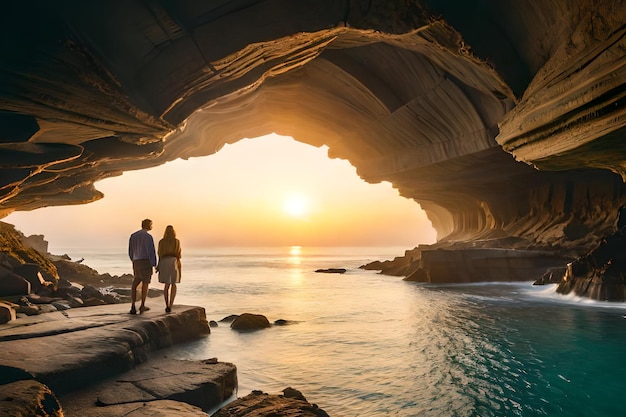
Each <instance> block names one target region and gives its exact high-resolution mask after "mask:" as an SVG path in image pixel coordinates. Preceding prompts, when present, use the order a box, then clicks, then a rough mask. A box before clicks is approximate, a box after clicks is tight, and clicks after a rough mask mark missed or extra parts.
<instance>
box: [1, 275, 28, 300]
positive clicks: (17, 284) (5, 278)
mask: <svg viewBox="0 0 626 417" xmlns="http://www.w3.org/2000/svg"><path fill="white" fill-rule="evenodd" d="M30 292H31V287H30V283H29V282H28V281H26V280H25V279H24V278H22V277H21V276H19V275H17V274H14V273H13V272H11V271H9V270H7V269H5V268H0V297H4V296H10V295H26V294H30Z"/></svg>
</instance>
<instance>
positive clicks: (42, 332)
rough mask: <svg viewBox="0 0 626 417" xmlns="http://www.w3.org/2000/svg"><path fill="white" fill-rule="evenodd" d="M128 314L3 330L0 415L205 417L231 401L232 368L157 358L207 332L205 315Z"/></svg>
mask: <svg viewBox="0 0 626 417" xmlns="http://www.w3.org/2000/svg"><path fill="white" fill-rule="evenodd" d="M127 311H128V305H123V306H122V305H107V306H100V307H89V308H80V309H70V310H67V311H64V312H63V313H64V314H62V313H61V312H56V313H47V314H40V315H37V316H30V317H24V318H19V319H17V320H14V321H11V322H10V323H8V324H5V325H3V326H0V351H1V352H2V355H1V356H0V414H1V415H12V416H13V415H15V416H20V415H23V416H30V415H40V416H84V415H89V416H116V415H117V416H119V415H126V414H127V413H131V412H133V413H135V411H133V410H135V409H137V410H139V411H138V412H137V414H133V415H174V416H176V415H180V416H187V415H190V416H191V415H202V413H204V415H206V412H207V410H209V409H212V408H216V407H218V406H219V405H221V404H222V403H224V402H225V401H226V400H227V399H228V398H229V397H231V396H232V395H233V393H234V392H235V391H236V388H237V369H236V367H235V365H233V364H229V363H221V362H218V361H217V359H216V358H213V359H208V360H204V361H181V360H174V359H169V358H167V357H165V356H163V355H161V356H159V353H158V352H159V351H160V350H161V349H163V348H167V347H171V346H173V345H175V344H177V343H182V342H186V341H190V340H193V339H198V338H200V337H204V336H206V335H207V334H209V333H210V330H209V327H208V323H207V321H206V316H205V314H204V309H203V308H200V307H189V306H174V310H173V312H172V313H170V314H164V313H156V312H154V313H153V312H152V311H149V312H145V313H144V314H142V315H130V314H128V313H127ZM164 400H167V401H166V402H164V403H162V401H164ZM152 402H158V403H159V404H154V405H152V404H151V405H149V403H152ZM156 409H161V410H162V411H159V412H157V411H155V410H156ZM142 413H143V414H142ZM150 413H152V414H150ZM160 413H161V414H160ZM162 413H165V414H162ZM167 413H170V414H167Z"/></svg>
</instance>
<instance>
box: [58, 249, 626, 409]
mask: <svg viewBox="0 0 626 417" xmlns="http://www.w3.org/2000/svg"><path fill="white" fill-rule="evenodd" d="M62 253H68V254H69V255H70V256H71V257H72V258H73V259H79V258H81V257H84V258H85V261H84V263H85V264H86V265H89V266H90V267H92V268H94V269H96V270H98V271H99V272H100V273H105V272H108V273H110V274H114V275H120V274H123V273H129V272H130V271H131V265H130V262H129V261H128V257H127V255H126V253H125V248H121V250H119V251H111V250H98V251H96V250H85V249H67V250H66V251H65V252H62ZM403 253H404V249H402V248H307V247H287V248H219V249H218V248H207V249H185V248H183V274H182V282H181V283H180V284H179V285H178V295H177V297H176V303H177V304H188V305H198V306H202V307H204V308H205V309H206V314H207V318H208V319H209V320H215V321H217V322H219V320H221V319H222V318H224V317H226V316H228V315H231V314H241V313H246V312H247V313H255V314H263V315H265V316H266V317H267V318H268V319H269V320H270V322H274V321H275V320H278V319H284V320H289V321H290V322H291V324H289V325H285V326H272V327H270V328H269V329H264V330H260V331H255V332H249V333H239V332H236V331H233V330H231V329H230V328H229V326H228V324H225V323H219V326H218V327H214V328H212V329H211V332H212V333H211V334H210V335H209V336H207V337H206V338H203V339H201V340H199V341H194V342H191V343H188V344H184V345H179V346H176V347H175V348H172V349H170V350H168V351H167V352H165V354H167V355H168V356H169V357H175V358H180V359H206V358H212V357H217V358H218V359H219V360H220V361H223V362H232V363H234V364H236V365H237V370H238V379H239V391H238V396H245V395H247V394H248V393H250V391H252V390H262V391H264V392H268V393H273V394H276V393H279V392H280V391H281V390H283V389H284V388H286V387H293V388H296V389H298V390H300V391H301V392H302V393H303V394H304V395H305V397H306V398H307V399H308V400H309V401H310V402H311V403H315V404H317V405H318V406H319V407H321V408H323V409H324V410H325V411H326V412H328V413H329V414H330V415H331V416H332V417H340V416H341V417H347V416H350V417H352V416H367V417H378V416H426V417H442V416H446V417H450V416H459V417H461V416H463V417H465V416H481V417H487V416H567V417H570V416H594V417H603V416H606V417H609V416H611V417H613V416H623V415H624V413H625V412H626V411H625V410H626V304H623V303H611V304H610V303H603V302H595V301H590V300H582V299H577V298H576V297H572V296H562V295H558V294H556V292H555V286H553V285H550V286H540V287H536V286H533V285H532V280H533V278H535V277H529V280H528V282H517V283H479V284H449V285H434V284H425V283H412V282H405V281H402V279H401V278H398V277H390V276H385V275H381V274H378V273H377V272H376V271H365V270H362V269H359V268H358V267H359V266H360V265H363V264H366V263H368V262H371V261H374V260H386V259H393V257H395V256H399V255H402V254H403ZM320 268H322V269H324V268H346V269H347V270H348V271H347V272H346V273H345V274H325V273H316V272H314V271H315V270H316V269H320ZM462 273H463V271H459V274H462ZM156 281H157V280H156V275H155V276H154V277H153V283H152V285H153V286H154V287H157V288H162V287H161V286H160V285H159V284H158V282H156ZM148 305H149V306H151V307H152V309H153V310H154V309H159V308H164V303H163V300H162V299H160V298H159V299H156V298H152V299H149V301H148ZM174 309H175V307H174Z"/></svg>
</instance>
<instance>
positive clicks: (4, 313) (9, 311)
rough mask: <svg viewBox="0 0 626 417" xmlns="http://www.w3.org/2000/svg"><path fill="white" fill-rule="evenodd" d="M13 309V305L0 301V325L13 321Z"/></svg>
mask: <svg viewBox="0 0 626 417" xmlns="http://www.w3.org/2000/svg"><path fill="white" fill-rule="evenodd" d="M15 313H16V312H15V308H14V307H13V304H10V303H6V302H3V301H1V300H0V324H5V323H8V322H10V321H11V320H15Z"/></svg>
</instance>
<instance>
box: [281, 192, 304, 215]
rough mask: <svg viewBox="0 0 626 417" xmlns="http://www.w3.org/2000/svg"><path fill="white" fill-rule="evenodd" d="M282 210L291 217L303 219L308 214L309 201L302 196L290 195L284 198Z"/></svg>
mask: <svg viewBox="0 0 626 417" xmlns="http://www.w3.org/2000/svg"><path fill="white" fill-rule="evenodd" d="M283 210H284V211H285V213H287V214H288V215H290V216H291V217H298V218H300V217H304V216H306V215H307V214H308V213H309V199H308V197H307V196H305V195H302V194H291V195H289V196H287V197H286V198H285V201H284V202H283Z"/></svg>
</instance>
